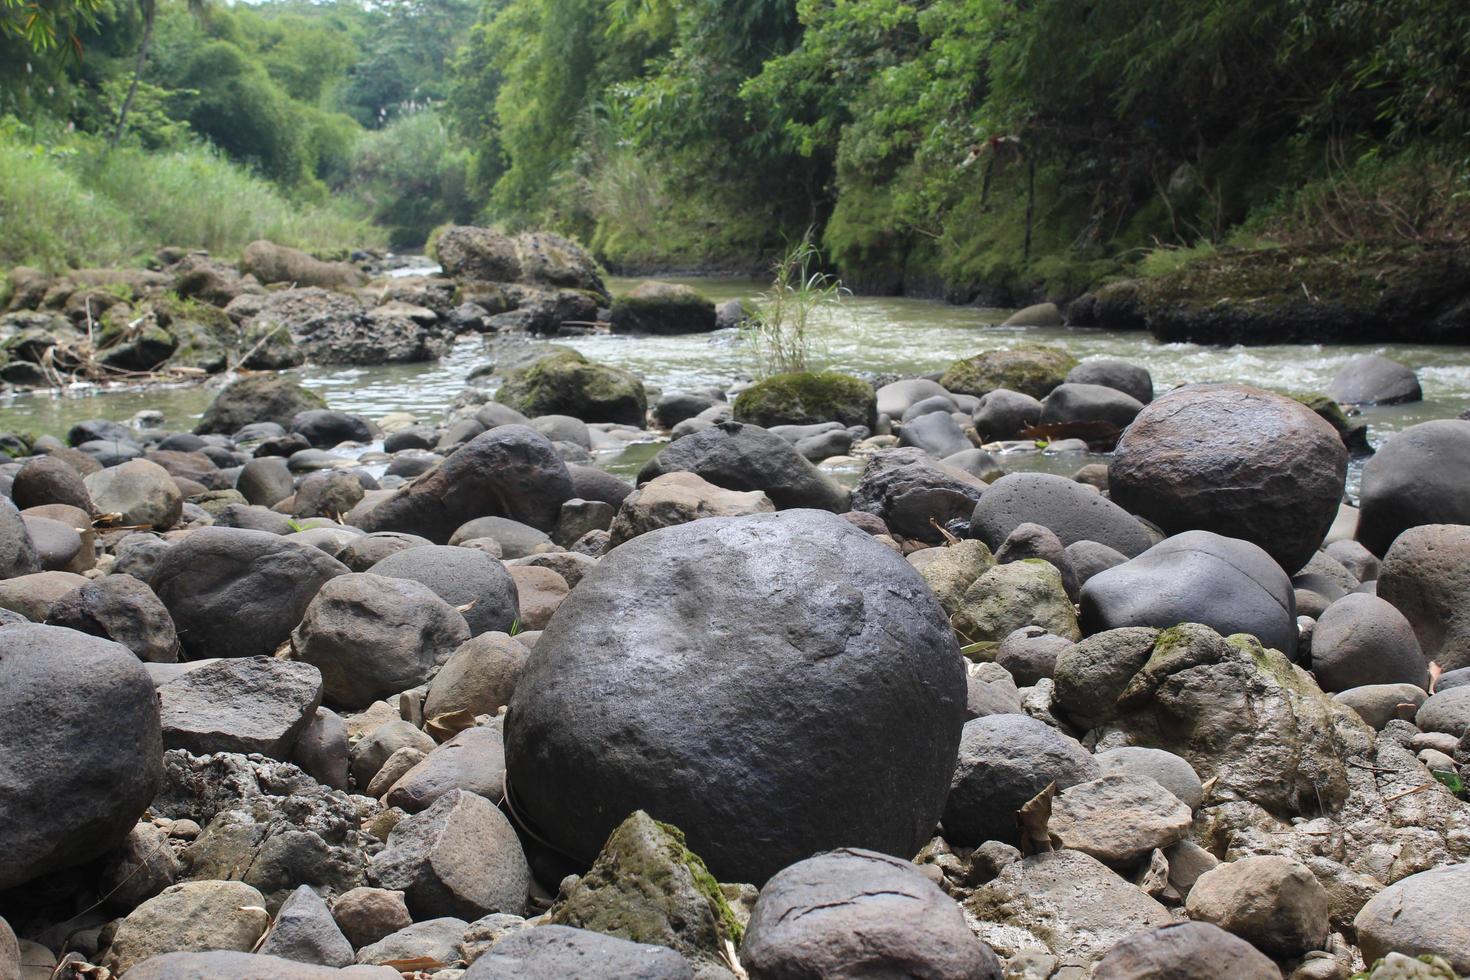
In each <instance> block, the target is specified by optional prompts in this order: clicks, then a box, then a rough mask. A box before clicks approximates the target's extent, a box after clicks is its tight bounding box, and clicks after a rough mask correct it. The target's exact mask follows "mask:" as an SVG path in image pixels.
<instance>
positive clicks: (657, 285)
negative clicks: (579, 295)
mask: <svg viewBox="0 0 1470 980" xmlns="http://www.w3.org/2000/svg"><path fill="white" fill-rule="evenodd" d="M611 322H612V332H613V333H628V334H660V335H667V334H683V333H709V332H710V331H711V330H714V329H715V304H714V303H713V302H711V301H710V300H708V299H706V298H705V297H703V296H701V295H700V294H699V293H697V292H695V291H694V290H693V289H690V288H689V287H688V286H683V285H678V284H675V283H670V282H641V283H639V284H638V285H637V286H635V287H633V289H632V291H630V292H629V293H627V294H626V295H624V296H619V297H618V298H617V299H615V300H613V305H612V318H611Z"/></svg>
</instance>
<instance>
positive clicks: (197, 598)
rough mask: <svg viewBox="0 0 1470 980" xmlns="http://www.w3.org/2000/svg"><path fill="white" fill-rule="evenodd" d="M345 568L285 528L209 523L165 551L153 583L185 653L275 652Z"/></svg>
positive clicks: (199, 656) (248, 654)
mask: <svg viewBox="0 0 1470 980" xmlns="http://www.w3.org/2000/svg"><path fill="white" fill-rule="evenodd" d="M345 574H347V567H346V566H345V565H343V564H342V563H341V562H338V561H336V560H335V559H333V558H331V557H329V556H328V555H327V554H326V552H324V551H321V550H320V549H317V548H312V547H309V546H307V545H301V544H296V543H294V542H291V541H287V540H286V539H284V538H282V537H281V536H280V535H277V534H271V533H270V532H268V531H247V530H244V529H242V528H227V527H206V528H201V529H199V530H197V531H191V532H189V535H188V536H187V537H185V538H184V539H183V540H182V541H180V542H178V543H177V544H175V545H173V546H172V547H170V548H169V549H168V550H167V551H165V552H164V553H163V556H162V557H161V558H160V559H159V560H158V565H157V567H156V568H155V569H154V571H153V581H152V585H153V591H154V592H156V593H157V594H158V598H159V599H161V600H163V604H164V606H165V607H166V608H167V609H168V612H169V616H171V617H172V618H173V621H174V626H175V628H176V629H177V630H178V635H179V642H180V644H182V646H183V648H184V653H185V654H186V655H187V656H186V659H189V660H203V659H205V658H207V657H269V656H272V655H273V654H274V653H275V652H276V649H277V648H278V647H279V646H280V645H281V644H282V643H284V642H286V639H287V638H288V637H289V636H290V635H291V630H292V629H294V628H295V627H296V624H297V623H299V622H301V617H302V615H303V614H305V612H306V607H307V605H308V604H309V603H310V602H311V600H312V598H313V597H314V596H315V595H316V593H317V590H318V589H320V588H321V587H322V585H323V584H325V583H326V582H327V580H328V579H332V578H335V577H336V576H338V575H345Z"/></svg>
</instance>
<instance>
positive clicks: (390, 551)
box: [337, 531, 434, 572]
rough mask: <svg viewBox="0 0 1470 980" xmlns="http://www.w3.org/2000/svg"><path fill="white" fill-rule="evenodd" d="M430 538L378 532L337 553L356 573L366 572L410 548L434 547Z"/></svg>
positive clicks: (357, 540) (358, 539)
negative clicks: (391, 556)
mask: <svg viewBox="0 0 1470 980" xmlns="http://www.w3.org/2000/svg"><path fill="white" fill-rule="evenodd" d="M433 543H434V542H432V541H430V540H429V539H428V538H421V537H419V536H418V535H417V534H404V533H402V532H400V531H378V532H376V533H375V534H364V535H362V536H360V537H356V538H353V539H352V540H351V541H349V542H347V545H346V546H345V547H344V548H343V549H342V550H341V551H339V552H338V553H337V560H338V561H340V562H341V563H342V564H344V565H346V566H347V567H348V568H349V569H350V570H352V571H354V572H365V571H367V570H368V569H370V568H372V567H373V566H374V565H376V564H377V563H378V562H380V561H382V560H383V559H384V558H387V557H388V556H389V555H396V554H398V552H400V551H407V550H408V549H409V548H422V547H425V546H430V545H433Z"/></svg>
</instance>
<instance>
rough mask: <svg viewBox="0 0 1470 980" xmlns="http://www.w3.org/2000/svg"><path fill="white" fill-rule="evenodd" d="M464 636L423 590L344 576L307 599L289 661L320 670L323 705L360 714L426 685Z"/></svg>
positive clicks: (450, 613)
mask: <svg viewBox="0 0 1470 980" xmlns="http://www.w3.org/2000/svg"><path fill="white" fill-rule="evenodd" d="M492 560H493V559H492ZM469 637H470V631H469V626H468V625H466V623H465V620H464V617H463V616H461V615H460V614H459V612H457V611H456V610H455V608H454V607H453V606H451V605H449V603H447V602H445V601H444V600H443V599H441V598H439V597H438V596H437V595H435V594H434V592H433V590H432V589H430V588H429V587H428V586H425V585H421V584H419V583H418V582H412V581H408V580H406V579H399V578H388V577H385V576H382V575H377V574H369V573H351V574H347V575H342V576H339V577H337V578H334V579H333V580H331V581H330V582H328V583H326V585H324V586H323V587H322V589H321V591H319V592H318V593H317V595H316V597H315V598H314V599H312V602H311V605H310V606H308V607H307V609H306V614H305V616H304V617H303V618H302V620H301V624H300V625H299V626H297V627H296V629H295V630H294V631H293V632H292V633H291V655H292V656H293V657H295V658H296V659H297V660H300V661H303V662H304V663H306V664H309V665H311V666H312V667H314V668H316V669H317V670H320V671H321V678H322V683H323V689H322V696H323V697H324V698H325V699H326V701H327V702H328V703H329V704H332V705H335V706H337V707H343V708H364V707H367V706H368V705H369V704H372V703H373V702H374V701H376V700H378V699H380V698H385V697H388V696H390V695H393V694H396V693H398V692H399V691H403V690H407V689H408V688H411V687H417V686H418V685H420V684H422V683H424V682H425V681H427V680H428V679H429V677H430V675H431V674H432V673H433V672H434V669H435V668H436V667H438V666H439V665H440V664H442V663H444V662H445V661H446V660H448V659H449V655H450V654H451V653H453V652H454V650H455V648H457V647H458V646H459V645H460V644H461V643H463V642H464V641H465V640H468V639H469ZM315 707H316V705H312V708H313V709H314V708H315Z"/></svg>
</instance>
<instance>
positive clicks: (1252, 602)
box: [1081, 531, 1297, 657]
mask: <svg viewBox="0 0 1470 980" xmlns="http://www.w3.org/2000/svg"><path fill="white" fill-rule="evenodd" d="M1081 605H1082V631H1083V633H1085V634H1089V635H1090V634H1092V633H1101V632H1103V631H1104V630H1113V629H1118V628H1120V627H1123V626H1155V627H1159V628H1161V629H1162V628H1167V627H1170V626H1174V625H1176V624H1178V623H1203V624H1205V625H1206V626H1209V627H1212V628H1213V629H1214V630H1215V631H1216V632H1218V633H1220V634H1222V635H1229V634H1232V633H1250V634H1251V635H1252V636H1255V637H1256V638H1258V639H1259V640H1260V641H1261V642H1262V643H1264V644H1265V645H1267V646H1269V647H1271V648H1273V649H1276V650H1280V651H1281V652H1282V653H1284V654H1286V655H1287V656H1288V657H1292V656H1294V655H1295V653H1296V642H1297V626H1296V595H1295V592H1294V591H1293V590H1292V587H1291V580H1290V579H1288V578H1287V577H1286V573H1285V572H1283V571H1282V570H1281V566H1279V565H1277V564H1276V562H1275V561H1273V560H1272V559H1271V556H1270V555H1268V554H1267V553H1266V552H1265V551H1263V550H1262V549H1260V548H1258V547H1256V546H1255V545H1253V544H1251V543H1250V542H1248V541H1241V540H1238V539H1235V538H1227V537H1223V536H1221V535H1219V534H1213V533H1211V532H1209V531H1188V532H1185V533H1184V534H1179V535H1176V536H1174V537H1172V538H1167V539H1165V540H1164V541H1163V542H1161V543H1159V544H1156V545H1154V546H1153V547H1152V548H1150V549H1149V550H1148V551H1145V552H1144V553H1143V554H1141V555H1139V556H1138V557H1137V558H1134V559H1133V560H1132V561H1129V562H1127V563H1125V564H1122V565H1119V566H1117V567H1116V568H1110V569H1108V570H1107V571H1105V572H1099V573H1098V574H1097V575H1094V576H1093V577H1092V578H1090V579H1088V581H1087V584H1086V585H1084V586H1083V587H1082V603H1081Z"/></svg>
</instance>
